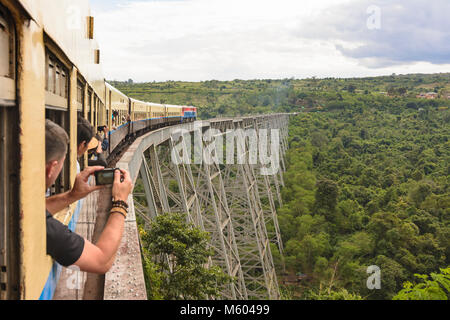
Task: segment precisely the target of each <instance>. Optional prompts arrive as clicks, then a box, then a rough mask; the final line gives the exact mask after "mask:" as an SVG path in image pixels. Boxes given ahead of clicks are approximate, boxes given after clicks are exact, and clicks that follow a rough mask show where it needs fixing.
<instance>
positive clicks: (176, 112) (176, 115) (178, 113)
mask: <svg viewBox="0 0 450 320" xmlns="http://www.w3.org/2000/svg"><path fill="white" fill-rule="evenodd" d="M165 108H166V123H167V124H168V125H173V124H178V123H181V121H182V117H183V107H181V106H174V105H169V104H166V105H165Z"/></svg>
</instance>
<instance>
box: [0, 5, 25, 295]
mask: <svg viewBox="0 0 450 320" xmlns="http://www.w3.org/2000/svg"><path fill="white" fill-rule="evenodd" d="M15 79H16V35H15V27H14V22H13V19H12V18H11V15H10V14H9V12H8V11H7V10H6V9H4V8H3V7H2V5H1V4H0V300H6V299H19V298H20V296H19V294H20V292H19V282H20V279H19V270H20V266H19V212H18V211H19V206H18V203H19V196H18V195H19V166H18V165H17V163H19V153H20V150H19V133H18V132H19V123H18V119H19V110H18V108H17V106H16V85H15Z"/></svg>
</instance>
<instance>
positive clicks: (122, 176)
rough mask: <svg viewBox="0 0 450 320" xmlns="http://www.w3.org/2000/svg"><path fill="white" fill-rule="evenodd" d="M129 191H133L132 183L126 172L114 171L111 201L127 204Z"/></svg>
mask: <svg viewBox="0 0 450 320" xmlns="http://www.w3.org/2000/svg"><path fill="white" fill-rule="evenodd" d="M131 191H133V182H132V181H131V177H130V174H129V173H128V171H126V170H116V171H115V172H114V184H113V188H112V196H113V199H114V200H115V201H124V202H127V200H128V196H129V195H130V193H131Z"/></svg>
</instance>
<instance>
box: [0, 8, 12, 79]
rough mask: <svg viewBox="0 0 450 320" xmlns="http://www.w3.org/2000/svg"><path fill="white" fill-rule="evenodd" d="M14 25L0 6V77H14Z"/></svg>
mask: <svg viewBox="0 0 450 320" xmlns="http://www.w3.org/2000/svg"><path fill="white" fill-rule="evenodd" d="M14 34H15V31H14V26H13V23H12V22H11V21H10V19H8V15H7V14H6V12H4V11H3V10H2V8H1V7H0V77H6V78H14V69H15V68H14V66H15V39H14Z"/></svg>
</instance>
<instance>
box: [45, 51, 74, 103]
mask: <svg viewBox="0 0 450 320" xmlns="http://www.w3.org/2000/svg"><path fill="white" fill-rule="evenodd" d="M46 67H47V72H46V90H47V92H48V93H50V95H47V105H50V106H53V107H59V108H60V107H63V108H67V106H68V101H67V97H68V89H69V79H68V76H67V75H68V74H69V73H68V72H67V69H66V67H65V66H64V65H63V64H62V63H61V62H60V61H59V60H58V59H57V58H56V57H55V56H54V55H53V54H51V53H50V52H47V54H46Z"/></svg>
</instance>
